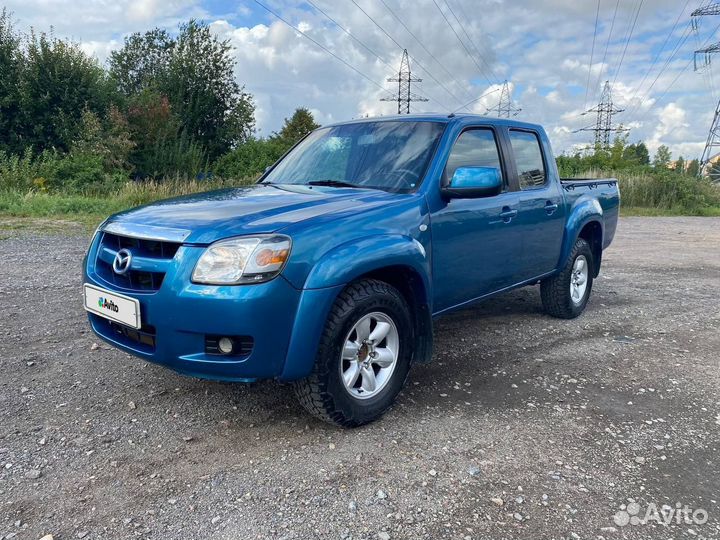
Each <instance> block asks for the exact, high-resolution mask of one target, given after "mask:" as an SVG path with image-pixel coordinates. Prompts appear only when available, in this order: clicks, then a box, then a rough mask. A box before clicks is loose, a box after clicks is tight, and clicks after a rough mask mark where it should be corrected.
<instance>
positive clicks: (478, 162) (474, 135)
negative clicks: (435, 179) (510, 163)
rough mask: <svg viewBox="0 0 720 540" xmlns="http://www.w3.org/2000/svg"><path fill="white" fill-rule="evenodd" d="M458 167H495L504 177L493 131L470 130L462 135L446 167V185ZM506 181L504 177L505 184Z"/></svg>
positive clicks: (456, 142)
mask: <svg viewBox="0 0 720 540" xmlns="http://www.w3.org/2000/svg"><path fill="white" fill-rule="evenodd" d="M458 167H495V168H497V169H499V170H500V175H501V176H502V167H501V166H500V154H499V152H498V146H497V142H496V141H495V134H494V133H493V131H492V130H491V129H469V130H467V131H463V132H462V133H461V134H460V136H459V137H458V139H457V141H455V145H454V146H453V148H452V151H451V152H450V157H448V161H447V165H446V166H445V178H444V180H445V184H446V185H447V183H448V182H449V181H450V179H451V178H452V175H453V174H455V169H457V168H458ZM504 180H505V179H504V177H503V183H504Z"/></svg>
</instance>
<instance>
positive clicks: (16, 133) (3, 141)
mask: <svg viewBox="0 0 720 540" xmlns="http://www.w3.org/2000/svg"><path fill="white" fill-rule="evenodd" d="M10 17H11V16H10V14H9V13H8V12H7V10H6V9H5V8H3V10H2V11H0V150H2V151H5V152H9V153H18V154H19V153H21V152H22V151H23V145H22V136H21V133H20V131H21V127H20V125H19V124H18V120H19V119H20V92H19V81H20V73H21V68H22V65H23V60H22V52H21V50H20V36H18V34H17V33H16V32H15V29H14V28H13V25H12V21H11V20H10Z"/></svg>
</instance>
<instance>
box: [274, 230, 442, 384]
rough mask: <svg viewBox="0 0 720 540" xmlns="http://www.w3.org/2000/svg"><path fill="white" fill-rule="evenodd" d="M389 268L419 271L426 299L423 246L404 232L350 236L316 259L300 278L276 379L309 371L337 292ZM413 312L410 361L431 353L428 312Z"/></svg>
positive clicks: (426, 308) (427, 287) (297, 376)
mask: <svg viewBox="0 0 720 540" xmlns="http://www.w3.org/2000/svg"><path fill="white" fill-rule="evenodd" d="M389 266H404V267H408V268H410V269H412V270H413V271H414V272H415V273H416V274H417V275H419V276H420V278H421V280H422V286H423V287H424V292H425V296H426V299H427V302H428V303H429V302H430V300H429V299H430V291H431V289H430V261H429V260H428V257H427V253H426V251H425V248H424V247H423V245H422V244H421V243H420V242H418V241H417V240H416V239H414V238H411V237H409V236H403V235H378V236H371V237H366V238H360V239H357V240H352V241H350V242H347V243H344V244H341V245H339V246H336V247H335V248H333V249H331V250H330V251H328V252H327V253H325V254H324V255H323V256H322V257H321V258H320V260H319V261H317V263H316V264H315V266H314V267H313V269H312V270H311V271H310V273H309V274H308V277H307V279H306V280H305V285H304V287H303V291H302V294H301V298H300V304H299V306H298V309H297V312H296V316H295V322H294V324H293V329H292V333H291V335H290V343H289V346H288V351H287V356H286V358H285V366H284V368H283V371H282V373H281V374H280V376H279V377H278V379H280V380H281V381H289V380H295V379H300V378H303V377H306V376H308V375H309V374H310V372H311V371H312V367H313V364H314V362H315V355H316V353H317V348H318V344H319V342H320V337H321V335H322V332H323V330H324V327H325V321H326V320H327V317H328V314H329V312H330V309H331V308H332V305H333V303H334V301H335V298H337V295H338V294H340V292H341V291H342V290H343V288H344V287H345V285H347V284H348V283H350V282H351V281H353V280H355V279H357V278H359V277H360V276H363V275H365V274H368V273H371V272H373V271H377V270H381V269H382V268H386V267H389ZM417 311H418V313H417V316H418V321H417V323H418V324H417V326H418V334H417V336H416V340H415V341H416V343H415V360H416V361H418V362H425V361H428V360H429V359H430V357H431V356H432V320H431V315H430V314H431V313H432V310H431V308H430V306H429V305H425V306H420V308H419V309H418V310H417Z"/></svg>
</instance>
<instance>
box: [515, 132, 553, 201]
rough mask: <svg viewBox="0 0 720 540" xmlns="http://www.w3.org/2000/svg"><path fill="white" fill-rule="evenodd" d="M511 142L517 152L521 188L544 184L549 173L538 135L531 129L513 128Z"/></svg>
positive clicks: (516, 160)
mask: <svg viewBox="0 0 720 540" xmlns="http://www.w3.org/2000/svg"><path fill="white" fill-rule="evenodd" d="M510 144H511V145H512V149H513V153H514V154H515V164H516V166H517V173H518V180H519V181H520V189H532V188H536V187H541V186H544V185H545V180H546V178H547V175H546V174H545V164H544V163H543V157H542V150H541V148H540V141H539V139H538V137H537V135H536V134H535V133H531V132H529V131H516V130H512V129H511V130H510Z"/></svg>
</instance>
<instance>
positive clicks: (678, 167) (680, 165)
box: [675, 156, 685, 174]
mask: <svg viewBox="0 0 720 540" xmlns="http://www.w3.org/2000/svg"><path fill="white" fill-rule="evenodd" d="M675 172H678V173H680V174H685V159H684V158H683V157H682V156H680V157H679V158H677V161H675Z"/></svg>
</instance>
